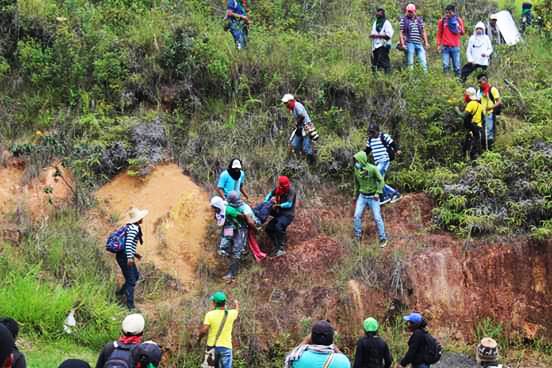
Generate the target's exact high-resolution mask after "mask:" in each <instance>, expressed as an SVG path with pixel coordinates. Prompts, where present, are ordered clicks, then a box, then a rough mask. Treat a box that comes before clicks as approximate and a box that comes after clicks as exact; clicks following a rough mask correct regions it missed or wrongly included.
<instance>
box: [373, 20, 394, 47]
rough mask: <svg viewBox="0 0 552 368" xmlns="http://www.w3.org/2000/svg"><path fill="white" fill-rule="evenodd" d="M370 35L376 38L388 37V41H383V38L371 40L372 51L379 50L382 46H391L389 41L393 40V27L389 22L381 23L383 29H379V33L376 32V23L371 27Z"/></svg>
mask: <svg viewBox="0 0 552 368" xmlns="http://www.w3.org/2000/svg"><path fill="white" fill-rule="evenodd" d="M370 35H371V36H372V35H378V36H387V37H389V40H385V39H383V38H374V39H372V50H375V49H377V48H380V47H382V46H387V45H388V44H389V45H391V39H392V38H393V26H392V25H391V22H389V20H387V19H386V20H385V22H384V23H383V27H381V31H379V32H378V31H376V22H374V24H373V25H372V32H371V33H370Z"/></svg>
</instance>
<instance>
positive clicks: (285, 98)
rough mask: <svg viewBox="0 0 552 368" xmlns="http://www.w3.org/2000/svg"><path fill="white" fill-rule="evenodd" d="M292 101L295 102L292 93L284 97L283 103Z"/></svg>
mask: <svg viewBox="0 0 552 368" xmlns="http://www.w3.org/2000/svg"><path fill="white" fill-rule="evenodd" d="M291 100H295V97H293V95H292V94H290V93H286V94H285V95H284V97H282V103H288V102H289V101H291Z"/></svg>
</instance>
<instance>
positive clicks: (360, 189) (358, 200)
mask: <svg viewBox="0 0 552 368" xmlns="http://www.w3.org/2000/svg"><path fill="white" fill-rule="evenodd" d="M354 165H355V168H354V171H355V199H354V201H353V207H354V209H355V214H354V219H353V225H354V231H355V240H356V241H361V240H362V215H364V210H365V209H366V207H367V206H369V207H370V208H371V209H372V214H373V216H374V221H375V223H376V229H377V231H378V237H379V241H380V247H382V248H384V247H385V246H386V245H387V236H386V235H385V225H384V223H383V218H382V216H381V207H380V194H382V193H383V187H384V185H385V182H384V181H383V176H381V174H380V172H379V171H378V169H377V167H375V166H374V165H372V164H370V163H368V156H367V155H366V152H364V151H360V152H357V153H356V154H355V156H354Z"/></svg>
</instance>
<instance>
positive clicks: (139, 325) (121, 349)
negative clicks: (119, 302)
mask: <svg viewBox="0 0 552 368" xmlns="http://www.w3.org/2000/svg"><path fill="white" fill-rule="evenodd" d="M145 324H146V322H145V321H144V317H143V316H142V315H141V314H138V313H135V314H130V315H128V316H126V318H125V319H124V320H123V323H122V332H123V335H122V336H121V337H120V338H119V340H117V341H114V342H110V343H108V344H106V345H105V346H104V348H103V349H102V351H101V353H100V356H99V357H98V361H97V362H96V368H110V367H124V365H122V363H125V364H127V365H128V366H129V367H132V350H133V349H134V348H135V347H136V346H138V345H139V344H140V343H142V337H143V335H144V327H145Z"/></svg>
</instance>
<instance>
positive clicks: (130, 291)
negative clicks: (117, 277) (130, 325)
mask: <svg viewBox="0 0 552 368" xmlns="http://www.w3.org/2000/svg"><path fill="white" fill-rule="evenodd" d="M116 259H117V263H118V264H119V267H120V268H121V272H122V273H123V276H124V277H125V283H124V285H123V287H122V288H121V291H120V292H121V294H123V293H124V294H125V295H126V298H127V307H128V308H129V309H132V308H134V288H135V287H136V282H137V281H138V279H139V278H140V273H139V272H138V267H136V264H134V266H132V267H129V265H128V263H127V256H126V253H125V252H121V253H117V256H116Z"/></svg>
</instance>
